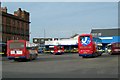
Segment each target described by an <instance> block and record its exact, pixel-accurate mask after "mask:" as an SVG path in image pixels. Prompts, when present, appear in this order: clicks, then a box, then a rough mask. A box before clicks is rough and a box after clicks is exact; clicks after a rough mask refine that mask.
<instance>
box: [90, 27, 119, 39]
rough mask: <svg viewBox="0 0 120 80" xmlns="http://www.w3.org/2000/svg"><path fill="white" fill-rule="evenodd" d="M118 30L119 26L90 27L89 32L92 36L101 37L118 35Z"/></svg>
mask: <svg viewBox="0 0 120 80" xmlns="http://www.w3.org/2000/svg"><path fill="white" fill-rule="evenodd" d="M118 32H120V28H113V29H92V30H91V34H93V35H94V36H95V35H96V36H102V37H106V36H120V34H118Z"/></svg>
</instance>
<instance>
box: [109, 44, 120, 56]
mask: <svg viewBox="0 0 120 80" xmlns="http://www.w3.org/2000/svg"><path fill="white" fill-rule="evenodd" d="M107 50H108V51H107V52H108V53H109V54H111V55H112V54H120V42H115V43H111V44H108V46H107Z"/></svg>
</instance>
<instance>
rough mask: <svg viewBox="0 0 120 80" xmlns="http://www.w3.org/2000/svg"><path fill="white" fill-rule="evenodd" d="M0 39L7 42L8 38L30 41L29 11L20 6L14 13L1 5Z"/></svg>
mask: <svg viewBox="0 0 120 80" xmlns="http://www.w3.org/2000/svg"><path fill="white" fill-rule="evenodd" d="M0 10H1V15H0V18H1V24H0V30H1V31H0V41H1V42H3V43H6V42H7V41H8V40H20V39H23V40H27V41H29V24H30V20H29V16H30V14H29V12H26V11H25V10H21V8H19V9H18V10H17V11H14V14H10V13H8V12H7V7H1V8H0Z"/></svg>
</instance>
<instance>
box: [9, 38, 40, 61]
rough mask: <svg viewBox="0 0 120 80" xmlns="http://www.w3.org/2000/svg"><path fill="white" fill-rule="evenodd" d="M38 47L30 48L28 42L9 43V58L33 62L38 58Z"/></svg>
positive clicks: (12, 41)
mask: <svg viewBox="0 0 120 80" xmlns="http://www.w3.org/2000/svg"><path fill="white" fill-rule="evenodd" d="M37 56H38V51H37V46H30V43H29V42H27V41H26V40H9V41H7V58H8V59H10V60H11V59H13V60H15V61H18V60H23V59H24V60H32V59H35V58H37Z"/></svg>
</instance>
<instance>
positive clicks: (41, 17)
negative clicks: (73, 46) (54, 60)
mask: <svg viewBox="0 0 120 80" xmlns="http://www.w3.org/2000/svg"><path fill="white" fill-rule="evenodd" d="M2 6H7V7H8V12H10V13H13V12H14V11H15V10H17V9H18V8H19V7H20V8H21V9H23V10H26V11H28V12H30V21H31V24H30V32H31V38H33V37H44V30H45V36H46V37H70V36H71V35H73V34H75V33H78V34H81V33H90V31H91V29H92V28H117V27H118V3H117V2H19V3H15V2H7V3H2ZM30 40H32V39H30Z"/></svg>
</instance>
